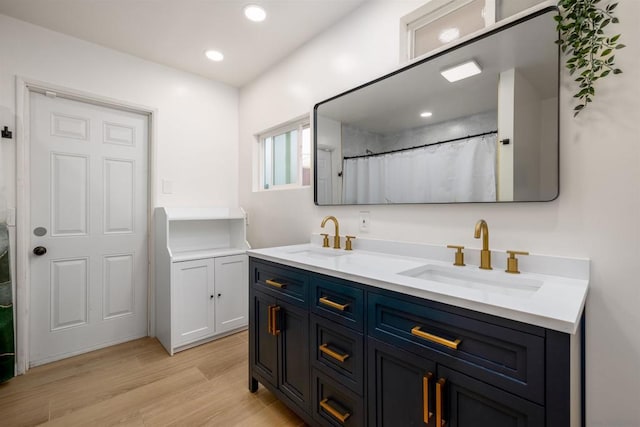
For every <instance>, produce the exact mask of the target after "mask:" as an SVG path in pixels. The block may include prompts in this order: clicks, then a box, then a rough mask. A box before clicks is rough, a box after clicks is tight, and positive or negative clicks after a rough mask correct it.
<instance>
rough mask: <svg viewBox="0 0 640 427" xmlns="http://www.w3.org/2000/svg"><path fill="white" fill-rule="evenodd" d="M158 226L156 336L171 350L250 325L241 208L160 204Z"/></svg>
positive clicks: (243, 217)
mask: <svg viewBox="0 0 640 427" xmlns="http://www.w3.org/2000/svg"><path fill="white" fill-rule="evenodd" d="M154 228H155V312H156V316H155V324H156V336H157V338H158V340H159V341H160V343H162V345H163V346H164V348H165V349H166V350H167V352H168V353H169V354H173V353H174V352H176V351H179V350H182V349H185V348H188V347H191V346H193V345H196V344H198V343H202V342H203V340H204V341H206V340H210V339H214V338H219V337H222V336H224V335H226V334H229V333H231V332H234V331H238V330H241V329H243V328H246V326H247V323H248V312H247V310H248V307H249V301H248V280H249V279H248V273H249V269H248V264H247V259H248V258H247V255H246V251H247V249H250V247H249V244H248V243H247V239H246V236H247V234H246V233H247V230H246V229H247V225H246V217H245V213H244V211H243V210H242V208H239V207H230V208H229V207H227V208H224V207H210V208H163V207H160V208H156V209H155V212H154ZM214 295H217V298H214ZM221 295H224V300H218V298H220V296H221Z"/></svg>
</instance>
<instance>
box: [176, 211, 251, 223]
mask: <svg viewBox="0 0 640 427" xmlns="http://www.w3.org/2000/svg"><path fill="white" fill-rule="evenodd" d="M164 210H165V212H166V215H167V219H168V220H169V221H179V220H181V221H185V220H186V221H189V220H191V221H198V220H215V219H244V218H245V212H244V211H243V210H242V208H164Z"/></svg>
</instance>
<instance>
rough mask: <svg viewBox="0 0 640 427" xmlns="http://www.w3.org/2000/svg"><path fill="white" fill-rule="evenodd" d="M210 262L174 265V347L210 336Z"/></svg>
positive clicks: (211, 269)
mask: <svg viewBox="0 0 640 427" xmlns="http://www.w3.org/2000/svg"><path fill="white" fill-rule="evenodd" d="M213 270H214V263H213V259H202V260H194V261H181V262H175V263H173V274H174V277H173V280H172V297H171V301H172V305H173V307H172V311H173V313H172V314H173V316H172V318H173V319H175V324H174V325H175V326H174V327H173V328H172V329H173V331H172V334H173V340H172V341H173V345H174V346H175V347H177V346H180V345H184V344H188V343H190V342H193V341H197V340H199V339H202V338H206V337H208V336H210V335H213V332H214V329H213V306H214V301H213V280H214V271H213Z"/></svg>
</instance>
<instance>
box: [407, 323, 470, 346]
mask: <svg viewBox="0 0 640 427" xmlns="http://www.w3.org/2000/svg"><path fill="white" fill-rule="evenodd" d="M411 335H415V336H416V337H419V338H422V339H425V340H427V341H431V342H434V343H436V344H441V345H443V346H445V347H449V348H452V349H454V350H457V349H458V345H459V344H460V343H461V342H462V340H461V339H460V338H458V339H456V340H454V341H451V340H448V339H445V338H442V337H439V336H437V335H432V334H430V333H428V332H424V331H421V330H420V326H415V327H414V328H413V329H411Z"/></svg>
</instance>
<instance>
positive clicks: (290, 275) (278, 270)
mask: <svg viewBox="0 0 640 427" xmlns="http://www.w3.org/2000/svg"><path fill="white" fill-rule="evenodd" d="M250 265H251V277H250V280H251V283H252V286H253V287H254V289H257V290H260V291H262V292H266V293H268V294H271V295H274V296H276V297H278V298H281V299H282V300H283V301H286V302H289V303H291V304H294V305H297V306H300V307H307V292H308V288H309V286H308V284H309V276H308V275H307V274H305V273H304V272H302V271H300V270H297V269H294V268H289V267H283V266H281V265H277V264H272V263H268V262H263V261H260V262H259V261H255V260H253V259H252V260H251V264H250Z"/></svg>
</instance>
